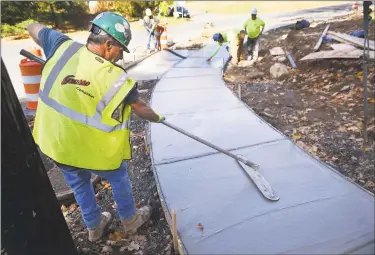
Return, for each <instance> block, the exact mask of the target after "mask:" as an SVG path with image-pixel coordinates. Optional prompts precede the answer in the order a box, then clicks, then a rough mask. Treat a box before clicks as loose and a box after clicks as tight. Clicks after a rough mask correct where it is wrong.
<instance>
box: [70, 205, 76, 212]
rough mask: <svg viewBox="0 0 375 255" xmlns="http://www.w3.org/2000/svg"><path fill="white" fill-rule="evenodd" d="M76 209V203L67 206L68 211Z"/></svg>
mask: <svg viewBox="0 0 375 255" xmlns="http://www.w3.org/2000/svg"><path fill="white" fill-rule="evenodd" d="M76 209H77V204H72V205H71V206H70V207H69V212H74V211H75V210H76Z"/></svg>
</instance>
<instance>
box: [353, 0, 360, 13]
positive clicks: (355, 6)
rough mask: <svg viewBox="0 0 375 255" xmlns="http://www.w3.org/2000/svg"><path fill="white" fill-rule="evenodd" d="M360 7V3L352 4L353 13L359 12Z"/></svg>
mask: <svg viewBox="0 0 375 255" xmlns="http://www.w3.org/2000/svg"><path fill="white" fill-rule="evenodd" d="M358 6H359V4H358V2H357V1H355V2H354V3H353V4H352V10H353V11H358Z"/></svg>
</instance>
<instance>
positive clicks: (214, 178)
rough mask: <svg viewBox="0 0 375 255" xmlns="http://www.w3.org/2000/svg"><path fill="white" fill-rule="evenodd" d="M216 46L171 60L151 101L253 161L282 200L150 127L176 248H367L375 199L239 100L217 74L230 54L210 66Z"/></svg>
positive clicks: (232, 164) (225, 161) (207, 153)
mask: <svg viewBox="0 0 375 255" xmlns="http://www.w3.org/2000/svg"><path fill="white" fill-rule="evenodd" d="M214 47H215V46H214V45H209V46H207V47H205V48H203V49H201V50H199V51H196V52H193V53H189V55H188V58H187V59H185V60H181V59H180V60H177V59H176V60H174V61H173V63H170V69H169V71H167V72H166V73H165V74H164V75H163V76H162V78H161V79H160V81H159V83H158V84H157V85H156V88H155V90H154V93H153V96H152V102H151V104H152V107H153V108H154V109H155V110H157V111H159V112H161V113H162V114H163V115H165V116H166V119H167V121H169V122H170V123H172V124H174V125H176V126H178V127H181V128H183V129H185V130H187V131H188V132H190V133H193V134H194V135H197V136H199V137H201V138H203V139H206V140H208V141H209V142H211V143H213V144H215V145H218V146H220V147H222V148H225V149H227V150H231V151H232V152H233V153H236V154H242V155H244V156H245V157H247V158H248V159H250V160H251V161H253V162H256V163H258V164H259V165H260V170H259V171H260V172H261V173H262V175H263V176H264V177H265V178H266V180H268V182H269V183H270V184H271V186H272V187H273V189H274V190H275V191H276V192H277V194H278V195H279V196H280V200H279V201H278V202H272V201H269V200H266V199H265V198H264V197H263V196H262V195H261V193H260V192H259V191H258V190H257V188H256V186H255V185H254V184H253V183H252V181H251V180H250V179H249V178H248V177H247V176H246V175H245V174H244V173H243V171H242V170H241V168H240V166H239V165H238V163H237V162H236V161H235V160H233V159H232V158H229V157H228V156H226V155H223V154H219V153H217V152H216V151H214V150H212V149H210V148H209V147H207V146H205V145H202V144H200V143H198V142H196V141H194V140H192V139H190V138H188V137H185V136H183V135H182V134H180V133H178V132H176V131H174V130H172V129H169V128H168V127H166V126H164V125H162V124H154V123H153V124H151V126H150V131H149V135H150V137H149V138H150V145H151V149H152V158H153V164H154V173H155V177H156V179H157V183H158V188H159V193H160V195H161V197H162V198H163V203H164V204H163V206H164V209H165V210H166V212H167V214H169V215H170V213H171V211H172V210H175V211H176V213H177V230H178V234H179V237H180V238H181V243H182V246H181V249H182V250H183V251H184V252H185V253H188V254H265V253H267V254H276V253H277V254H278V253H288V254H294V253H298V254H301V253H309V254H313V253H314V254H317V253H320V254H331V253H335V254H337V253H353V252H360V253H368V254H371V253H373V249H374V217H373V215H374V197H373V195H371V194H369V193H368V192H367V191H365V190H363V189H362V188H360V187H359V186H357V185H356V184H353V183H352V182H350V181H349V180H347V179H345V177H343V176H342V175H341V174H339V173H337V172H336V171H335V170H333V169H332V168H330V167H329V166H327V165H325V164H323V163H322V162H320V161H318V160H316V159H315V158H313V157H311V156H310V155H309V154H307V153H305V152H304V151H303V150H301V149H300V148H299V147H297V146H296V145H295V144H294V143H292V142H291V141H290V140H289V139H288V138H286V137H285V136H283V135H282V134H281V133H279V132H278V131H277V130H275V129H274V128H272V127H271V126H270V125H269V124H268V123H266V122H264V121H263V120H262V119H261V118H259V117H258V116H257V115H256V114H255V113H254V112H253V111H252V110H251V109H249V108H248V107H247V106H246V105H245V104H243V103H242V102H241V101H240V100H238V99H237V98H236V97H235V96H234V95H233V94H232V92H231V91H230V90H229V89H228V88H227V87H226V85H225V83H224V81H223V79H222V67H223V64H224V63H225V62H226V61H227V60H228V57H229V56H228V53H227V52H226V50H225V49H222V50H220V52H219V54H218V55H217V57H216V58H215V59H213V62H212V63H207V62H206V59H207V58H208V57H209V55H210V53H211V52H212V50H213V49H214ZM223 48H224V47H223ZM249 71H251V70H249ZM168 220H169V222H170V218H169V219H168ZM198 224H202V226H203V230H202V228H198V227H197V226H198Z"/></svg>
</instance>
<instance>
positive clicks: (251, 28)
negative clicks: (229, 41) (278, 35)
mask: <svg viewBox="0 0 375 255" xmlns="http://www.w3.org/2000/svg"><path fill="white" fill-rule="evenodd" d="M257 14H258V10H257V8H253V9H252V10H251V18H250V19H248V20H247V21H246V22H245V24H244V29H245V31H246V34H247V41H246V51H247V53H248V60H253V61H254V62H256V61H257V60H258V52H259V38H260V36H261V35H262V33H263V30H264V27H265V25H266V23H264V21H263V20H261V19H260V18H257Z"/></svg>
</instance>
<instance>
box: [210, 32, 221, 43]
mask: <svg viewBox="0 0 375 255" xmlns="http://www.w3.org/2000/svg"><path fill="white" fill-rule="evenodd" d="M219 38H220V33H216V34H214V35H213V36H212V39H213V40H214V41H215V42H217V41H219Z"/></svg>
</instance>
